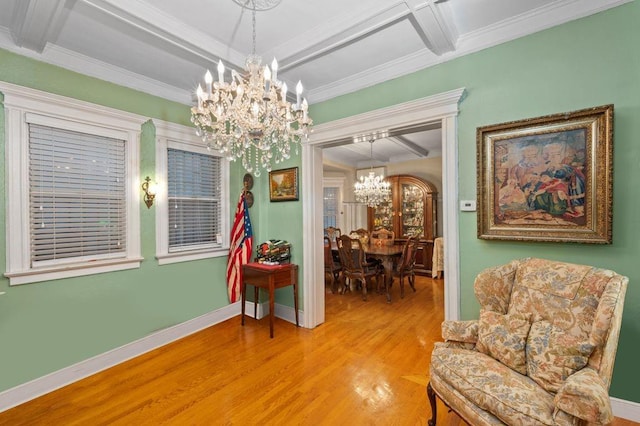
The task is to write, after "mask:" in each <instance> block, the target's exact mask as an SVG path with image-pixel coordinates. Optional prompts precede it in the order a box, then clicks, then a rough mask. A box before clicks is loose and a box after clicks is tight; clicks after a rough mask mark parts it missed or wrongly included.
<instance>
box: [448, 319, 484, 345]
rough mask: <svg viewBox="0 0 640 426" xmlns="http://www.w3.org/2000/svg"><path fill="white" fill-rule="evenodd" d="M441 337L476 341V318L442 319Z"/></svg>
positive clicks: (458, 340)
mask: <svg viewBox="0 0 640 426" xmlns="http://www.w3.org/2000/svg"><path fill="white" fill-rule="evenodd" d="M442 338H443V339H444V340H445V341H454V342H464V343H476V342H477V341H478V320H470V321H453V320H449V321H443V322H442Z"/></svg>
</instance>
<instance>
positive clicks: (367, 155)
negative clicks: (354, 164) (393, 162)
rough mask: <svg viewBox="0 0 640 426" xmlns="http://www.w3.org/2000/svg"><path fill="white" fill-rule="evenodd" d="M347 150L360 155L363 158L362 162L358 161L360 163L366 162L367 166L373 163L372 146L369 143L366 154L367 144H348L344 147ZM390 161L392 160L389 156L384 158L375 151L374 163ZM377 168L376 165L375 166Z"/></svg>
mask: <svg viewBox="0 0 640 426" xmlns="http://www.w3.org/2000/svg"><path fill="white" fill-rule="evenodd" d="M343 146H344V148H345V149H347V150H349V151H351V152H353V153H355V154H357V155H359V156H360V157H362V160H358V163H362V162H364V161H367V162H368V163H367V165H370V163H371V159H372V157H371V145H370V144H369V143H366V148H367V149H366V152H365V150H364V148H363V147H364V146H365V143H364V142H360V143H352V144H347V145H343ZM389 160H390V158H389V157H388V156H384V155H382V154H380V153H376V150H375V149H374V150H373V161H374V162H378V163H388V162H389ZM374 167H375V164H374Z"/></svg>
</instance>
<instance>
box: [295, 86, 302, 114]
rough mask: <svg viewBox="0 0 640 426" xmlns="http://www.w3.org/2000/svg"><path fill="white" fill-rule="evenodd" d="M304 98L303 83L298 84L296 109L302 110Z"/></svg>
mask: <svg viewBox="0 0 640 426" xmlns="http://www.w3.org/2000/svg"><path fill="white" fill-rule="evenodd" d="M301 96H302V81H299V80H298V84H296V109H300V97H301Z"/></svg>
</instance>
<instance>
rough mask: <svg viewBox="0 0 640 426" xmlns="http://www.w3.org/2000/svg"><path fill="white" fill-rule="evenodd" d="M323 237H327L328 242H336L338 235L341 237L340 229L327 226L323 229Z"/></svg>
mask: <svg viewBox="0 0 640 426" xmlns="http://www.w3.org/2000/svg"><path fill="white" fill-rule="evenodd" d="M324 235H326V236H327V237H329V240H331V241H336V240H337V239H338V237H339V236H340V235H342V231H340V228H336V227H334V226H328V227H326V228H324Z"/></svg>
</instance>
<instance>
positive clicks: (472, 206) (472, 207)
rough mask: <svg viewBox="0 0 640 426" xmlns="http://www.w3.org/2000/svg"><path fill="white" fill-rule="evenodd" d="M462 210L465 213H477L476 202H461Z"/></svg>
mask: <svg viewBox="0 0 640 426" xmlns="http://www.w3.org/2000/svg"><path fill="white" fill-rule="evenodd" d="M460 210H462V211H463V212H475V211H476V200H460Z"/></svg>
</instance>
